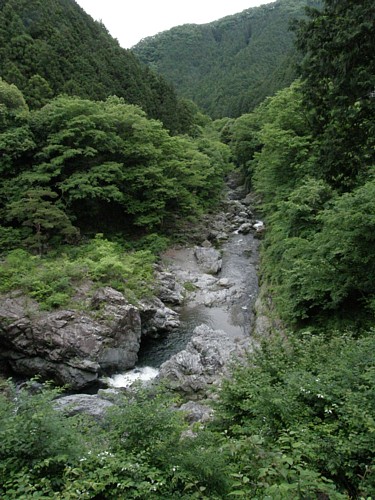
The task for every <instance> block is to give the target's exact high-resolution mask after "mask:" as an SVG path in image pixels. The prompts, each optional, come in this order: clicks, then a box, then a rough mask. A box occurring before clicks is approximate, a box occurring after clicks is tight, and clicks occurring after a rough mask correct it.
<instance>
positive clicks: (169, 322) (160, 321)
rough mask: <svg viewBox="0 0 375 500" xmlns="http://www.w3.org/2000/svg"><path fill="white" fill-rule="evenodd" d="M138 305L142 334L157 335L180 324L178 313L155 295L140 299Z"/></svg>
mask: <svg viewBox="0 0 375 500" xmlns="http://www.w3.org/2000/svg"><path fill="white" fill-rule="evenodd" d="M138 307H139V310H140V315H141V324H142V335H146V336H151V337H157V336H159V334H160V333H163V332H164V333H165V332H170V331H171V330H173V329H174V328H178V327H179V326H180V320H179V317H178V313H176V312H175V311H173V310H172V309H170V308H169V307H167V306H165V305H164V304H163V302H162V301H161V300H160V299H158V298H156V297H154V298H152V299H147V300H142V301H141V302H140V303H139V304H138Z"/></svg>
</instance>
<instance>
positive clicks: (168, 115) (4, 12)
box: [0, 0, 186, 131]
mask: <svg viewBox="0 0 375 500" xmlns="http://www.w3.org/2000/svg"><path fill="white" fill-rule="evenodd" d="M0 47H1V49H0V53H1V57H0V76H1V77H2V78H3V79H4V80H6V81H7V82H9V83H14V84H15V85H17V87H18V88H19V89H20V90H21V91H22V92H23V94H24V96H25V98H26V100H27V102H28V104H29V106H31V107H34V108H38V107H40V106H42V105H43V104H45V103H46V102H47V101H48V100H49V99H50V98H51V97H53V96H55V95H57V94H60V93H65V94H68V95H77V96H79V97H83V98H89V99H93V100H101V99H105V98H106V97H108V96H109V95H117V96H119V97H124V98H125V100H126V101H127V102H128V103H131V104H138V105H140V106H142V108H143V109H144V110H145V111H146V112H147V113H148V115H149V116H150V117H152V118H159V119H161V120H162V121H163V122H164V124H165V125H166V126H167V128H169V129H171V130H173V131H176V130H178V129H179V121H180V120H179V118H180V116H181V114H182V115H183V114H184V112H185V113H186V110H185V108H184V106H183V105H181V103H180V102H179V101H178V99H177V97H176V94H175V91H174V89H173V87H172V86H171V85H170V84H168V83H167V82H166V81H165V80H164V78H162V77H160V76H158V75H156V74H155V73H153V72H152V71H150V69H149V68H147V67H145V66H144V65H142V64H140V63H139V61H138V60H137V58H136V57H135V56H134V54H133V53H132V52H130V51H128V50H125V49H122V48H121V47H120V46H119V44H118V42H117V41H116V40H114V39H113V38H112V37H111V36H110V35H109V33H108V32H107V30H106V29H105V27H104V26H103V25H102V24H101V23H98V22H96V21H94V20H93V19H92V18H91V17H90V16H89V15H88V14H86V13H85V12H84V11H83V10H82V9H81V7H79V6H78V5H77V4H76V2H75V1H74V0H43V1H41V0H0Z"/></svg>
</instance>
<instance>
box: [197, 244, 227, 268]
mask: <svg viewBox="0 0 375 500" xmlns="http://www.w3.org/2000/svg"><path fill="white" fill-rule="evenodd" d="M194 255H195V258H196V259H197V262H198V265H199V267H200V268H201V269H202V270H203V271H204V272H205V273H209V274H217V273H218V272H219V271H220V269H221V266H222V260H221V255H220V252H219V251H218V250H216V249H215V248H210V247H209V248H206V247H195V249H194Z"/></svg>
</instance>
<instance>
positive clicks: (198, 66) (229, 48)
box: [132, 0, 319, 118]
mask: <svg viewBox="0 0 375 500" xmlns="http://www.w3.org/2000/svg"><path fill="white" fill-rule="evenodd" d="M307 4H308V5H316V4H319V2H318V1H313V0H308V1H306V0H278V1H276V2H274V3H271V4H267V5H263V6H261V7H256V8H252V9H247V10H244V11H243V12H241V13H238V14H236V15H233V16H228V17H225V18H223V19H220V20H218V21H215V22H212V23H208V24H204V25H195V24H187V25H183V26H178V27H175V28H172V29H171V30H169V31H165V32H163V33H159V34H158V35H155V36H153V37H148V38H145V39H144V40H142V41H141V42H139V43H138V44H137V45H136V46H135V47H133V49H132V50H133V51H134V52H135V54H136V55H137V56H138V57H139V58H140V60H141V61H143V62H144V63H147V64H148V65H149V66H150V67H151V68H153V69H155V70H157V71H158V72H160V73H161V74H162V75H164V76H165V77H166V78H167V79H168V80H170V81H171V82H173V84H174V85H175V87H176V89H177V91H178V93H179V94H180V95H181V96H184V97H186V98H189V99H192V100H193V101H194V102H195V103H196V104H197V105H198V106H200V107H201V108H202V109H203V110H204V111H206V112H207V113H208V114H209V115H210V116H212V117H213V118H219V117H223V116H229V117H237V116H240V115H241V114H242V113H246V112H249V111H251V110H252V109H253V108H254V107H255V106H256V105H257V104H259V103H260V102H261V101H262V100H263V99H264V98H265V97H267V96H268V95H272V94H273V93H274V92H275V91H276V90H278V89H280V88H283V87H286V86H288V85H289V84H290V83H291V82H292V81H293V79H294V78H295V77H296V70H295V67H294V65H295V62H296V58H297V53H296V50H295V48H294V46H293V35H292V33H291V32H290V30H289V23H290V21H291V19H293V18H298V17H301V15H302V14H303V12H304V7H305V6H306V5H307Z"/></svg>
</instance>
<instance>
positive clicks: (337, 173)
mask: <svg viewBox="0 0 375 500" xmlns="http://www.w3.org/2000/svg"><path fill="white" fill-rule="evenodd" d="M308 13H309V19H308V20H302V21H300V22H299V23H297V45H298V47H299V49H300V50H301V51H302V52H303V54H304V59H303V61H302V64H301V74H302V78H303V95H304V102H305V104H306V107H307V108H308V110H309V115H310V120H311V126H312V131H313V134H314V136H315V138H316V139H317V140H318V156H319V160H318V162H317V168H318V171H319V173H320V175H322V176H323V177H324V178H325V179H326V180H327V181H328V182H330V183H331V185H333V186H334V187H336V188H339V189H341V190H348V189H351V188H352V187H353V186H355V185H356V184H358V183H362V182H363V181H364V180H365V178H366V174H367V172H368V169H369V168H370V167H371V166H372V165H373V163H374V150H375V149H374V147H375V120H374V116H375V114H374V110H375V99H374V92H373V91H374V88H375V58H374V40H375V4H374V2H373V1H372V0H362V1H361V2H353V1H352V0H326V1H325V2H324V7H323V9H322V10H321V11H319V10H314V9H309V10H308Z"/></svg>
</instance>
